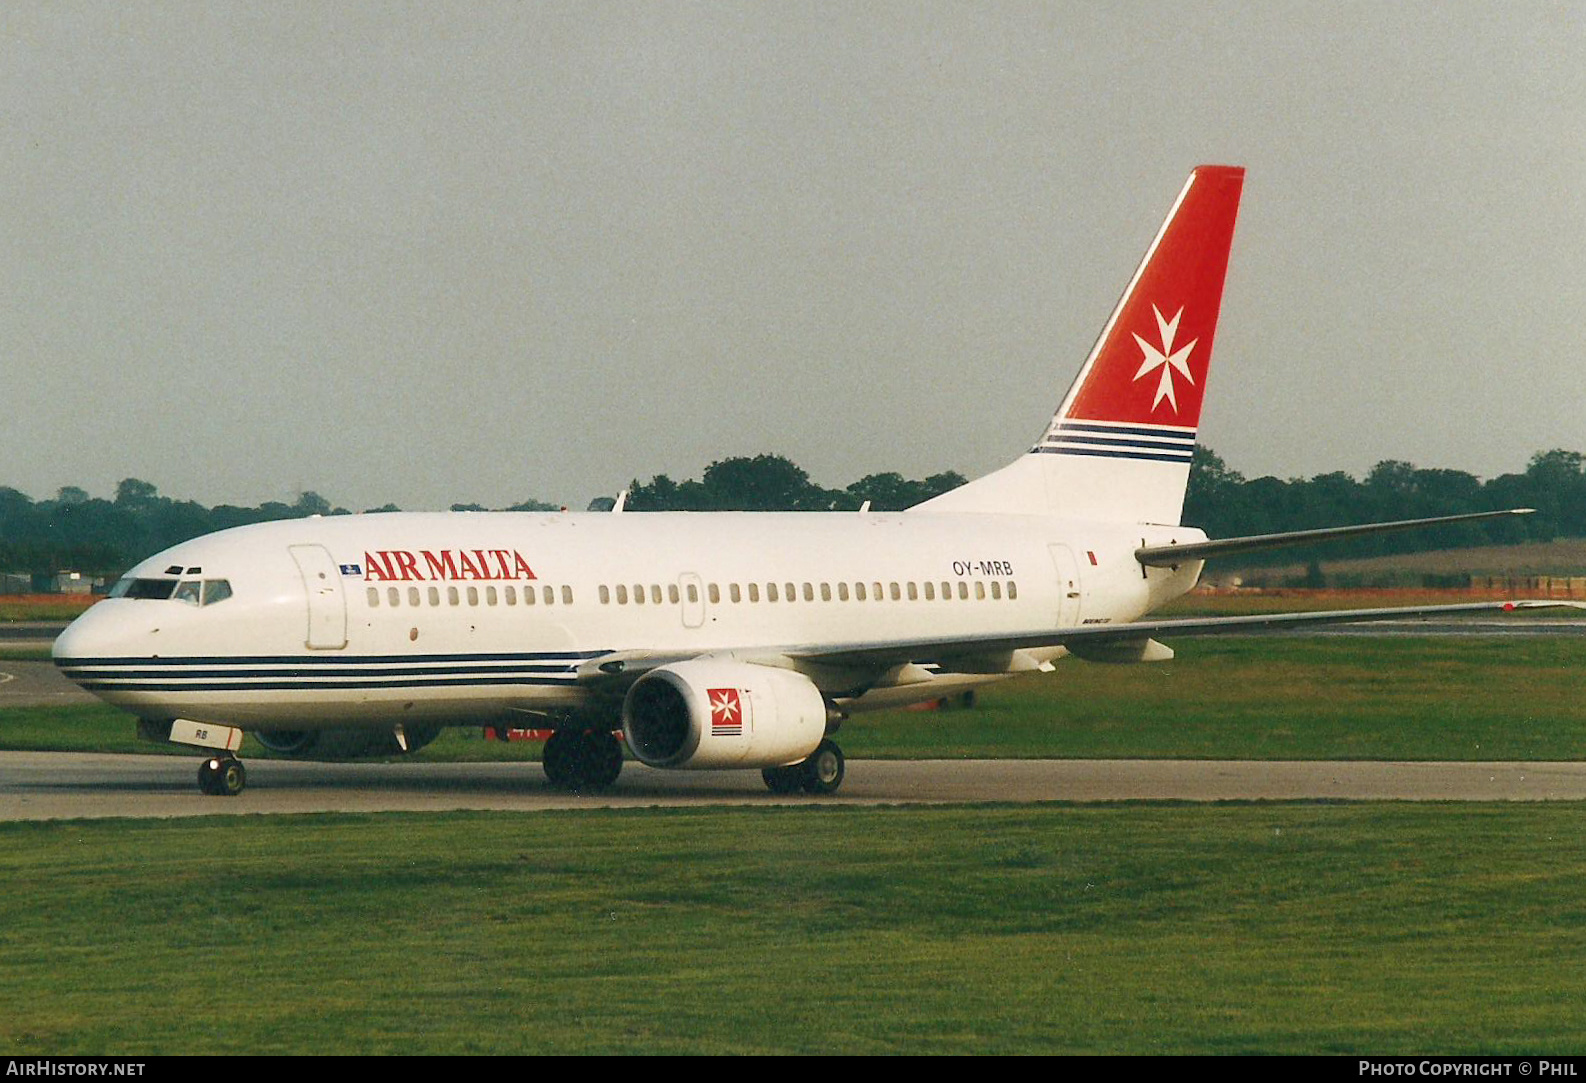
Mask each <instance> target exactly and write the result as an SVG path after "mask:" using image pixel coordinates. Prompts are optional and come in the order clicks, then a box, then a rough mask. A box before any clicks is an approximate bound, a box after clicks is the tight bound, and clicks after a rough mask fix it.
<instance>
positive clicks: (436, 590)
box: [430, 587, 441, 605]
mask: <svg viewBox="0 0 1586 1083" xmlns="http://www.w3.org/2000/svg"><path fill="white" fill-rule="evenodd" d="M440 604H441V588H440V587H431V588H430V605H440Z"/></svg>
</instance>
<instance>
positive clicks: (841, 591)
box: [837, 583, 848, 602]
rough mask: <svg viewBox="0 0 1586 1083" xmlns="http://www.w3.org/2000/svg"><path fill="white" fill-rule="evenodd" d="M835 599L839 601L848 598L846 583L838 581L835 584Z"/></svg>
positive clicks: (844, 600)
mask: <svg viewBox="0 0 1586 1083" xmlns="http://www.w3.org/2000/svg"><path fill="white" fill-rule="evenodd" d="M837 600H838V601H839V602H846V601H847V600H848V584H847V583H838V584H837Z"/></svg>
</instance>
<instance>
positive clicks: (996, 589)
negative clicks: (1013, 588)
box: [991, 579, 1002, 602]
mask: <svg viewBox="0 0 1586 1083" xmlns="http://www.w3.org/2000/svg"><path fill="white" fill-rule="evenodd" d="M991 597H992V599H993V600H994V601H998V602H1000V601H1002V584H1001V583H999V582H997V581H996V580H995V579H993V580H992V581H991Z"/></svg>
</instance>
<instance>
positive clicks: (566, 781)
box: [544, 729, 622, 792]
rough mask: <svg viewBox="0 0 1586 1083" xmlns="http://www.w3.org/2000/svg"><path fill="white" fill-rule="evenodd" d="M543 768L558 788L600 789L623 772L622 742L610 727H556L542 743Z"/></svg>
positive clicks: (575, 789)
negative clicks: (543, 749)
mask: <svg viewBox="0 0 1586 1083" xmlns="http://www.w3.org/2000/svg"><path fill="white" fill-rule="evenodd" d="M544 767H545V777H546V778H548V779H550V780H551V785H552V786H555V787H556V788H557V789H559V790H573V791H575V792H577V791H583V790H603V789H605V788H606V787H607V786H610V785H611V784H612V783H613V782H615V781H617V776H618V775H620V774H621V773H622V744H621V742H619V741H618V740H617V738H616V737H615V736H614V735H613V734H612V732H611V731H610V730H602V729H561V730H557V731H556V732H555V733H553V734H551V737H550V739H549V740H548V741H546V742H545V753H544Z"/></svg>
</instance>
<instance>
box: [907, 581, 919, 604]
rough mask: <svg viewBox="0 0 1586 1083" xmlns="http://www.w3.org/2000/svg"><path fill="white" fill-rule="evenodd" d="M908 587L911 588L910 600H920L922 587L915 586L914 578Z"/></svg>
mask: <svg viewBox="0 0 1586 1083" xmlns="http://www.w3.org/2000/svg"><path fill="white" fill-rule="evenodd" d="M908 588H909V601H911V602H917V601H919V600H920V588H919V587H917V586H915V585H914V582H913V581H912V580H911V581H910V582H909V584H908Z"/></svg>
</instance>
